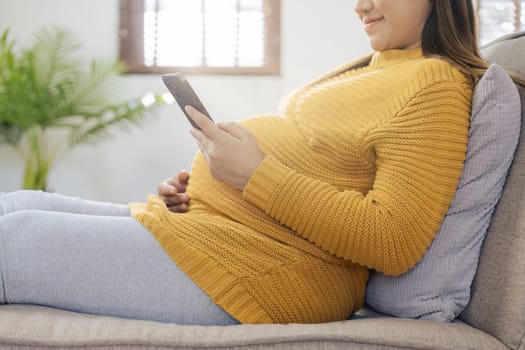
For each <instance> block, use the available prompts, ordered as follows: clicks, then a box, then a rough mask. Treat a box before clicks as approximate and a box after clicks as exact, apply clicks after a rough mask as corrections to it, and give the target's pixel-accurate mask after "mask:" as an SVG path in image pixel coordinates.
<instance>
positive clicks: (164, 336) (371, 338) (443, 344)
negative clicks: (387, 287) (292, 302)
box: [0, 305, 506, 350]
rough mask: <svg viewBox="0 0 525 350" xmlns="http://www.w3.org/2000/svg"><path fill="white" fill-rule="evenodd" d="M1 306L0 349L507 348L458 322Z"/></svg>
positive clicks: (454, 349)
mask: <svg viewBox="0 0 525 350" xmlns="http://www.w3.org/2000/svg"><path fill="white" fill-rule="evenodd" d="M0 309H1V311H0V329H1V331H0V349H17V350H19V349H24V348H31V347H33V348H35V347H36V348H38V349H54V348H56V347H61V348H75V349H190V348H191V349H242V350H248V349H305V350H308V349H443V350H444V349H447V350H457V349H472V350H480V349H495V350H497V349H506V348H505V347H504V346H503V345H502V344H501V343H500V342H498V341H497V340H496V339H495V338H493V337H491V336H489V335H486V334H484V333H483V332H481V331H479V330H476V329H474V328H472V327H470V326H468V325H466V324H464V323H462V322H460V321H457V322H454V323H445V324H442V323H438V322H433V321H417V320H408V319H396V318H388V317H385V318H366V317H365V318H360V319H359V318H358V319H355V320H351V321H344V322H335V323H325V324H309V325H298V324H290V325H239V326H227V327H215V326H213V327H209V326H208V327H203V326H178V325H174V324H162V323H155V322H149V321H135V320H123V319H117V318H111V317H96V316H89V315H82V314H76V313H72V312H68V311H61V310H55V309H50V308H44V307H38V306H22V305H9V306H2V307H1V308H0Z"/></svg>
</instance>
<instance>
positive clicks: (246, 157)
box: [186, 106, 265, 191]
mask: <svg viewBox="0 0 525 350" xmlns="http://www.w3.org/2000/svg"><path fill="white" fill-rule="evenodd" d="M186 111H187V112H188V114H189V115H190V117H191V118H192V119H193V120H194V121H195V123H197V125H198V126H199V127H200V128H201V130H199V129H196V128H193V129H191V131H190V132H191V134H192V135H193V137H194V138H195V139H196V140H197V143H198V145H199V148H200V150H201V152H202V154H203V155H204V158H206V161H207V162H208V167H209V168H210V171H211V174H212V176H213V177H214V178H215V179H217V180H219V181H222V182H224V183H225V184H228V185H230V186H232V187H233V188H235V189H237V190H240V191H242V190H244V187H245V186H246V184H247V183H248V180H249V179H250V177H251V176H252V174H253V172H254V171H255V169H256V168H257V166H259V163H261V161H262V160H263V159H264V156H265V155H264V153H263V152H262V150H261V149H260V148H259V145H258V144H257V141H256V140H255V138H254V137H253V135H252V134H251V133H250V132H249V131H248V130H246V129H244V128H243V127H241V126H240V125H238V124H237V123H219V124H215V123H213V122H212V121H211V120H209V119H208V118H207V117H206V116H205V115H204V114H202V113H200V112H199V111H198V110H196V109H195V108H193V107H191V106H186Z"/></svg>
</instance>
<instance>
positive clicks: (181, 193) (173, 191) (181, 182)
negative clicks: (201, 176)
mask: <svg viewBox="0 0 525 350" xmlns="http://www.w3.org/2000/svg"><path fill="white" fill-rule="evenodd" d="M189 179H190V174H189V173H188V172H187V171H185V170H182V171H181V172H180V173H179V174H178V175H177V176H173V177H171V178H168V179H166V180H164V181H162V182H161V183H160V184H159V186H158V187H157V192H158V195H159V197H160V198H162V200H164V203H166V206H167V207H168V209H169V210H170V211H172V212H174V213H184V212H186V211H187V210H188V202H189V201H190V198H189V197H188V195H187V194H186V186H188V180H189Z"/></svg>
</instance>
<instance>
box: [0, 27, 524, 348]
mask: <svg viewBox="0 0 525 350" xmlns="http://www.w3.org/2000/svg"><path fill="white" fill-rule="evenodd" d="M483 54H484V56H485V57H486V58H487V59H488V60H489V61H490V62H494V63H498V64H500V65H501V66H503V67H505V68H507V69H510V70H512V71H514V72H516V73H518V74H519V75H520V76H521V77H523V78H525V32H521V33H516V34H512V35H508V36H505V37H502V38H500V39H498V40H496V41H494V42H492V43H490V44H488V45H486V46H485V47H483ZM519 90H520V96H521V101H522V107H521V108H522V118H523V117H524V116H525V114H524V106H525V89H523V88H520V89H519ZM522 124H523V123H522ZM523 133H524V129H523V128H522V130H521V136H520V144H519V145H518V148H517V150H516V154H515V157H514V161H513V164H512V166H511V168H510V171H509V175H508V177H507V182H506V184H505V187H504V190H503V193H502V196H501V200H500V201H499V203H498V205H497V207H496V210H495V212H494V214H493V217H492V221H491V224H490V227H489V229H488V232H487V235H486V238H485V240H484V243H483V246H482V250H481V255H480V259H479V264H478V269H477V273H476V276H475V279H474V282H473V285H472V288H471V299H470V302H469V304H468V306H467V307H466V309H465V310H464V311H463V312H462V313H461V315H460V316H459V317H458V318H457V319H455V320H454V321H453V322H448V323H444V322H436V321H427V320H420V319H406V318H396V317H391V316H387V315H384V314H379V313H377V312H375V311H373V310H371V309H370V308H368V307H366V306H365V307H364V308H363V309H362V310H360V311H359V312H358V313H357V314H356V315H354V316H353V317H352V318H351V319H349V320H346V321H341V322H332V323H324V324H286V325H285V324H271V325H235V326H222V327H220V326H181V325H176V324H165V323H157V322H150V321H139V320H129V319H119V318H113V317H103V316H93V315H84V314H78V313H73V312H69V311H64V310H58V309H53V308H48V307H42V306H36V305H2V306H0V349H17V350H22V349H106V350H109V349H222V350H225V349H238V350H248V349H257V350H262V349H369V350H372V349H376V350H379V349H443V350H445V349H450V350H452V349H472V350H481V349H502V350H503V349H516V350H518V349H519V350H525V145H523V144H521V143H523V142H525V141H523V140H524V137H523V136H524V135H523Z"/></svg>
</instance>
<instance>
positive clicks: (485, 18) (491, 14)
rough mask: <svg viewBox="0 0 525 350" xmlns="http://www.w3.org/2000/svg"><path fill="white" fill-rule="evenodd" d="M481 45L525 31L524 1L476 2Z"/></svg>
mask: <svg viewBox="0 0 525 350" xmlns="http://www.w3.org/2000/svg"><path fill="white" fill-rule="evenodd" d="M476 5H477V9H478V16H479V36H480V42H481V44H486V43H488V42H490V41H492V40H494V39H496V38H498V37H500V36H502V35H505V34H510V33H513V32H517V31H521V30H525V1H524V0H476Z"/></svg>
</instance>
